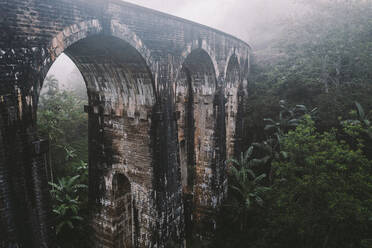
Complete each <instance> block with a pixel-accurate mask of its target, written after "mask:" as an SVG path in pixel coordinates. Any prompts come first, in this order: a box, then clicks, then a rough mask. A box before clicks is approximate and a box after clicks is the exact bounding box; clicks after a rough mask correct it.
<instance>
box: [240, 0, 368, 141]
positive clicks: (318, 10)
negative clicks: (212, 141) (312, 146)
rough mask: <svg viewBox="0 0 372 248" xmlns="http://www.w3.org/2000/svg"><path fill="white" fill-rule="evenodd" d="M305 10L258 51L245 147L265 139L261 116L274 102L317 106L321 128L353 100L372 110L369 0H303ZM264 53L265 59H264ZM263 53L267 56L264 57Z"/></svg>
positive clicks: (273, 110)
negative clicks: (248, 131) (271, 43)
mask: <svg viewBox="0 0 372 248" xmlns="http://www.w3.org/2000/svg"><path fill="white" fill-rule="evenodd" d="M301 4H303V5H305V6H306V7H307V8H308V9H309V10H308V11H306V12H305V13H304V14H302V15H301V16H300V17H297V18H294V19H291V20H288V22H285V25H283V30H282V32H281V35H280V36H279V37H277V39H276V40H274V41H273V42H274V44H273V45H272V46H270V50H268V51H258V52H257V53H256V56H255V61H257V62H256V63H253V64H252V68H251V75H250V79H249V82H250V83H249V86H248V87H249V89H248V92H249V98H248V99H247V104H246V105H247V106H246V113H245V123H246V129H247V130H253V131H252V132H250V133H248V134H247V137H246V140H247V144H246V147H248V146H249V145H250V143H252V142H255V141H262V140H264V139H265V135H264V132H263V131H262V127H263V126H264V125H265V123H264V121H263V118H264V117H271V118H273V117H274V116H275V115H276V113H277V112H278V111H279V108H278V106H277V104H276V103H277V102H278V101H279V100H280V99H286V100H287V102H288V104H290V105H296V104H303V105H306V106H310V107H312V108H313V107H315V106H317V107H318V108H319V116H318V117H319V121H318V122H317V123H316V125H317V126H318V127H319V128H320V129H321V130H327V129H329V128H331V127H332V126H337V125H338V124H339V122H338V117H339V116H341V117H342V118H344V119H345V118H347V116H348V113H347V112H346V110H348V109H350V108H352V107H353V105H354V102H355V101H359V102H360V103H361V104H362V105H363V106H365V107H367V108H369V109H370V108H372V101H370V95H371V94H372V84H371V82H372V73H371V72H372V71H371V69H370V68H371V67H372V43H371V41H372V22H371V20H372V1H370V0H366V1H362V0H360V1H359V0H357V1H346V0H340V1H303V2H301ZM265 54H266V55H265ZM267 54H269V55H267Z"/></svg>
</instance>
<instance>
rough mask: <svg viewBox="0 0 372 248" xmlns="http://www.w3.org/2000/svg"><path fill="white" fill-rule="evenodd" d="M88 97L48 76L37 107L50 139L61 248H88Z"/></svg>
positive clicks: (41, 129) (40, 125)
mask: <svg viewBox="0 0 372 248" xmlns="http://www.w3.org/2000/svg"><path fill="white" fill-rule="evenodd" d="M85 104H87V97H86V95H85V96H84V95H76V94H75V93H74V92H71V91H67V90H61V89H59V86H58V81H57V80H56V79H55V78H54V77H53V76H48V77H47V78H46V80H45V83H44V88H43V91H42V93H41V95H40V99H39V105H38V113H37V115H38V130H39V134H40V135H41V136H42V137H44V138H48V139H49V144H50V147H49V169H48V170H49V174H50V176H49V180H50V182H49V185H50V186H51V189H50V193H51V196H52V205H53V214H54V216H55V231H56V234H57V243H58V246H59V247H66V248H70V247H89V245H88V240H87V237H88V236H89V235H88V232H89V230H90V229H89V226H88V221H87V219H88V207H89V206H88V193H87V187H88V186H87V185H88V166H87V163H86V162H85V161H87V160H88V126H87V125H88V120H87V116H86V114H85V113H84V112H83V108H84V105H85Z"/></svg>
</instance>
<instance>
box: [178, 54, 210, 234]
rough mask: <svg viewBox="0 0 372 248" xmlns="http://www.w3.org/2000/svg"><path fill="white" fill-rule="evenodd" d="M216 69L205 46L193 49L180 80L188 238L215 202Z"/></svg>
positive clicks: (180, 149) (179, 93) (179, 99)
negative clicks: (213, 190)
mask: <svg viewBox="0 0 372 248" xmlns="http://www.w3.org/2000/svg"><path fill="white" fill-rule="evenodd" d="M215 75H216V74H215V70H214V66H213V63H212V60H211V58H210V57H209V55H208V54H207V53H206V52H205V51H204V50H202V49H196V50H194V51H192V52H191V53H190V54H189V56H188V57H187V58H186V60H185V61H184V63H183V65H182V69H181V71H180V74H179V76H178V79H177V84H176V100H175V102H176V109H177V112H178V113H179V118H178V120H177V125H178V140H179V154H180V166H181V180H182V189H183V198H184V209H185V224H186V238H187V239H190V238H191V236H190V235H191V234H192V229H193V226H194V223H197V222H198V221H199V220H200V218H201V216H200V213H203V212H205V209H207V208H209V207H212V206H213V205H214V194H213V192H212V180H213V174H214V173H213V171H214V158H215V152H216V149H215V145H216V144H215V128H216V99H215V98H216V88H217V80H216V76H215Z"/></svg>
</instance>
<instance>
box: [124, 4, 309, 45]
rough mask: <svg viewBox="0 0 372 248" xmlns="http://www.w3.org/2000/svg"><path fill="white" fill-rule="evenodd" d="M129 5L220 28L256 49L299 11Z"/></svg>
mask: <svg viewBox="0 0 372 248" xmlns="http://www.w3.org/2000/svg"><path fill="white" fill-rule="evenodd" d="M126 1H127V2H131V3H134V4H138V5H141V6H144V7H148V8H152V9H156V10H159V11H162V12H166V13H169V14H172V15H175V16H179V17H183V18H186V19H189V20H192V21H195V22H199V23H201V24H204V25H207V26H210V27H214V28H217V29H219V30H222V31H224V32H227V33H230V34H233V35H235V36H237V37H238V38H241V39H243V40H244V41H246V42H249V43H250V44H251V45H253V47H255V45H257V44H258V43H259V42H260V41H261V40H262V39H266V37H268V35H270V33H271V32H275V31H276V29H277V28H279V27H280V21H281V20H282V19H283V18H286V17H289V16H291V15H294V13H296V12H298V9H299V5H298V4H297V3H296V2H297V1H296V0H126ZM309 1H311V0H309ZM274 24H275V25H274Z"/></svg>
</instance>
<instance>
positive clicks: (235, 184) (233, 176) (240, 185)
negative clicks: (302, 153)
mask: <svg viewBox="0 0 372 248" xmlns="http://www.w3.org/2000/svg"><path fill="white" fill-rule="evenodd" d="M253 149H254V148H253V146H251V147H250V148H249V149H248V150H247V151H246V152H245V153H242V154H241V157H240V160H235V159H231V160H229V161H230V162H231V166H230V170H229V172H230V173H229V174H230V180H231V183H230V187H231V189H232V191H234V192H233V194H234V196H235V197H234V198H233V201H232V205H231V207H232V208H234V211H236V213H237V214H236V218H234V221H238V222H240V225H241V229H244V226H245V224H246V220H247V214H248V212H249V210H250V208H251V207H252V206H253V204H257V205H259V206H262V205H263V199H262V196H263V194H264V193H265V192H266V191H268V190H270V188H269V187H264V186H262V181H263V179H264V178H265V177H266V174H260V175H258V176H257V175H256V173H255V172H254V171H253V167H254V166H260V165H262V164H265V163H266V162H267V159H268V157H264V158H263V159H253V158H252V157H251V156H252V153H253Z"/></svg>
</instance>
